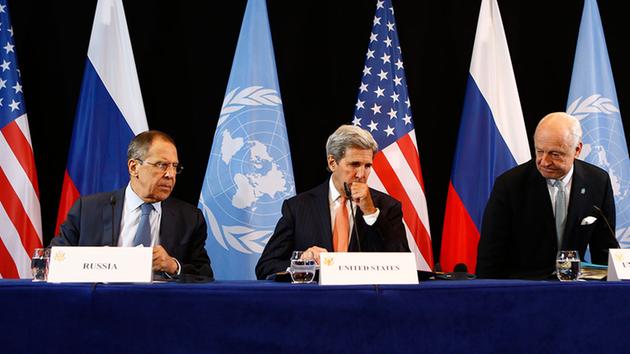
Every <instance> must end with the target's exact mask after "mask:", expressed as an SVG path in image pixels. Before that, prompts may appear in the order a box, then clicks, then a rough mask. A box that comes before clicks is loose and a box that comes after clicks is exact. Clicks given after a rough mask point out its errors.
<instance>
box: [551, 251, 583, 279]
mask: <svg viewBox="0 0 630 354" xmlns="http://www.w3.org/2000/svg"><path fill="white" fill-rule="evenodd" d="M556 275H557V276H558V279H560V281H573V280H577V279H578V278H579V276H580V254H579V253H578V251H575V250H562V251H558V255H557V256H556Z"/></svg>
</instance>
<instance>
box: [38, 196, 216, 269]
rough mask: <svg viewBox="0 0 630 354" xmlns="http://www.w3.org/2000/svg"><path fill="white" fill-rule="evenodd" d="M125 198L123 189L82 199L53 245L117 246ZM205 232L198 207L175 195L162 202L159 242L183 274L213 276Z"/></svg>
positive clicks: (76, 204) (71, 211) (69, 213)
mask: <svg viewBox="0 0 630 354" xmlns="http://www.w3.org/2000/svg"><path fill="white" fill-rule="evenodd" d="M112 197H113V199H112ZM124 200H125V189H124V188H123V189H119V190H117V191H114V192H106V193H98V194H92V195H88V196H85V197H81V198H79V200H77V201H76V202H75V203H74V205H73V206H72V208H71V209H70V211H69V212H68V216H67V217H66V221H65V222H64V223H63V224H62V225H61V228H60V233H59V235H58V237H55V238H53V240H52V241H51V243H50V246H106V245H110V246H116V245H117V244H118V234H119V233H120V221H121V218H122V211H123V201H124ZM112 204H113V207H112ZM112 209H113V213H114V219H113V220H112ZM112 226H113V227H114V230H113V232H112ZM206 234H207V230H206V222H205V220H204V218H203V215H202V214H201V211H199V209H197V208H196V207H194V206H192V205H190V204H188V203H184V202H182V201H180V200H177V199H174V198H168V199H166V200H164V201H162V218H161V222H160V245H162V247H164V249H165V250H166V251H167V252H168V254H169V255H171V257H175V258H176V259H177V260H178V261H179V263H180V265H181V268H182V269H181V274H194V275H203V276H207V277H210V278H211V277H212V276H213V273H212V268H211V267H210V259H209V258H208V254H207V253H206V249H205V248H204V245H205V242H206ZM112 235H113V239H112Z"/></svg>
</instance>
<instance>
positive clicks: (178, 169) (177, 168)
mask: <svg viewBox="0 0 630 354" xmlns="http://www.w3.org/2000/svg"><path fill="white" fill-rule="evenodd" d="M136 160H137V161H140V164H143V163H146V164H147V165H151V166H153V167H157V168H158V169H159V170H160V171H162V172H166V171H167V170H168V169H169V168H173V169H174V170H175V174H180V173H182V171H183V170H184V166H182V165H180V164H179V163H177V162H171V163H169V162H149V161H144V160H140V159H136Z"/></svg>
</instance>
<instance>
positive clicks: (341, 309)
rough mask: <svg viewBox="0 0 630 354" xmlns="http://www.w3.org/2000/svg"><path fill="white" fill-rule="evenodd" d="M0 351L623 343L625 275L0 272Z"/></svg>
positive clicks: (628, 324)
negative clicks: (445, 277)
mask: <svg viewBox="0 0 630 354" xmlns="http://www.w3.org/2000/svg"><path fill="white" fill-rule="evenodd" d="M0 306H1V310H0V353H7V354H9V353H326V354H328V353H545V352H549V353H583V352H587V353H628V352H630V283H628V282H574V283H560V282H557V281H519V280H509V281H500V280H469V281H425V282H422V283H420V284H419V285H397V286H394V285H387V286H385V285H381V286H328V287H324V286H319V285H317V284H304V285H298V284H287V283H274V282H267V281H259V282H256V281H251V282H250V281H243V282H226V281H217V282H214V283H204V284H185V283H158V284H144V285H143V284H46V283H33V282H31V281H28V280H0Z"/></svg>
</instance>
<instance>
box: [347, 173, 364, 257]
mask: <svg viewBox="0 0 630 354" xmlns="http://www.w3.org/2000/svg"><path fill="white" fill-rule="evenodd" d="M343 191H344V192H345V193H346V198H348V200H350V215H352V223H353V225H352V228H353V229H354V236H355V237H356V239H357V247H358V248H359V252H362V250H361V239H359V231H358V230H357V220H356V219H355V218H354V206H353V205H352V192H350V187H348V183H346V182H343Z"/></svg>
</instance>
